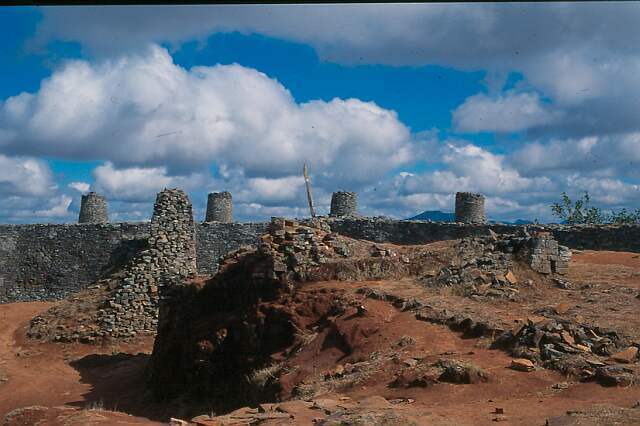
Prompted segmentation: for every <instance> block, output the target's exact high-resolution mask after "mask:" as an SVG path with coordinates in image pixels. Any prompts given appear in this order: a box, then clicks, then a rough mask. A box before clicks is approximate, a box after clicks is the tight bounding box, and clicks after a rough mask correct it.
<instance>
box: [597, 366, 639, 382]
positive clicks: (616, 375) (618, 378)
mask: <svg viewBox="0 0 640 426" xmlns="http://www.w3.org/2000/svg"><path fill="white" fill-rule="evenodd" d="M596 380H597V381H598V383H600V384H601V385H603V386H622V387H627V386H631V385H632V384H633V383H634V376H633V373H632V372H631V371H629V370H626V369H625V368H623V367H619V366H614V365H611V366H604V367H599V368H597V369H596Z"/></svg>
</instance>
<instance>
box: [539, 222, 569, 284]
mask: <svg viewBox="0 0 640 426" xmlns="http://www.w3.org/2000/svg"><path fill="white" fill-rule="evenodd" d="M570 261H571V251H570V250H569V248H567V247H565V246H561V245H559V244H558V241H556V240H555V239H554V238H553V236H552V235H551V234H550V233H548V232H539V233H538V234H536V235H535V236H534V237H533V238H532V239H531V253H530V255H529V263H530V265H531V268H532V269H533V270H534V271H538V272H540V273H541V274H551V273H556V274H561V275H564V274H566V273H567V272H568V270H569V262H570Z"/></svg>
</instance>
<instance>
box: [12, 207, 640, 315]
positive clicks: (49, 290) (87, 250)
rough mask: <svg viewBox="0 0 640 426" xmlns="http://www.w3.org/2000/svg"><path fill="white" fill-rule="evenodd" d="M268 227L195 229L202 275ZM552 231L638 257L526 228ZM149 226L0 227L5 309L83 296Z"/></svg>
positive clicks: (511, 229)
mask: <svg viewBox="0 0 640 426" xmlns="http://www.w3.org/2000/svg"><path fill="white" fill-rule="evenodd" d="M329 223H330V224H331V228H332V230H333V231H335V232H338V233H341V234H343V235H346V236H349V237H353V238H358V239H366V240H370V241H374V242H391V243H395V244H424V243H429V242H433V241H441V240H450V239H458V238H464V237H467V236H483V235H487V234H488V231H489V229H491V230H493V231H494V232H496V233H497V234H512V233H516V232H517V231H518V230H519V229H521V228H522V226H516V225H500V224H489V225H481V224H462V223H436V222H425V221H398V220H390V219H384V218H366V217H345V218H333V219H330V220H329ZM267 225H268V224H267V223H219V222H210V223H198V224H196V225H195V227H196V252H197V265H198V272H199V273H203V274H209V273H213V272H215V271H216V270H217V264H218V259H219V258H220V257H221V256H223V255H224V254H226V253H228V252H230V251H232V250H235V249H237V248H239V247H241V246H243V245H249V244H254V243H256V242H258V241H259V236H260V235H261V234H263V233H265V232H266V231H267ZM528 228H529V230H530V231H531V232H533V231H536V230H540V231H544V230H547V231H549V232H551V233H552V234H553V236H554V238H555V239H556V240H557V241H558V243H559V244H561V245H565V246H568V247H570V248H572V249H590V250H613V251H630V252H638V253H640V226H637V225H622V226H613V225H611V226H558V225H556V226H533V225H530V226H528ZM149 230H150V224H149V223H112V224H102V225H98V224H82V225H76V224H74V225H0V303H4V302H9V301H20V300H45V299H46V300H48V299H60V298H63V297H66V296H67V295H69V294H71V293H74V292H76V291H78V290H80V289H82V288H84V287H85V286H86V285H88V284H89V283H91V282H93V281H95V280H96V279H97V278H99V277H100V276H102V275H104V274H105V273H108V272H109V271H110V270H111V269H113V267H112V265H114V264H120V265H122V264H124V263H125V262H126V261H127V260H128V259H129V258H131V256H132V255H133V254H135V253H136V252H137V251H138V250H139V249H140V248H141V247H142V246H143V245H144V243H145V241H146V239H147V238H148V236H149Z"/></svg>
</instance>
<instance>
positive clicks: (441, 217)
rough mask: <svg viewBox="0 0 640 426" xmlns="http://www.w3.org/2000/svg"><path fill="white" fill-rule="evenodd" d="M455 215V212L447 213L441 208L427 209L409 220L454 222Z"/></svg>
mask: <svg viewBox="0 0 640 426" xmlns="http://www.w3.org/2000/svg"><path fill="white" fill-rule="evenodd" d="M454 219H455V215H454V214H453V213H445V212H441V211H439V210H427V211H425V212H422V213H420V214H419V215H416V216H413V217H410V218H409V219H407V220H430V221H432V222H453V221H454Z"/></svg>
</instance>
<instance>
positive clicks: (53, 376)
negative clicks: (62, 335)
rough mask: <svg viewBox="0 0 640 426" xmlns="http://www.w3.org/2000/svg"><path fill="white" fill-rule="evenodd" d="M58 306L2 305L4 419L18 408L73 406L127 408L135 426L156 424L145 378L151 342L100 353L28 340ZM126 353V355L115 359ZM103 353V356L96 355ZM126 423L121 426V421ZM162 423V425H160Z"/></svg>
mask: <svg viewBox="0 0 640 426" xmlns="http://www.w3.org/2000/svg"><path fill="white" fill-rule="evenodd" d="M51 306H53V303H46V302H29V303H12V304H5V305H0V418H3V417H4V415H5V414H6V413H8V412H10V411H12V410H14V409H16V408H20V407H26V406H34V405H40V406H47V407H54V406H60V405H69V406H73V407H79V408H97V409H99V410H95V411H105V410H111V409H119V410H120V409H122V408H125V409H126V410H127V411H128V412H129V413H136V414H138V415H139V416H140V417H135V416H131V417H128V418H127V421H128V422H130V423H131V424H141V423H143V424H144V423H146V424H155V422H153V421H150V420H148V419H145V418H144V417H147V416H146V415H145V414H147V413H145V407H144V405H143V404H142V402H141V400H140V398H139V397H137V396H136V393H140V395H141V394H142V378H143V376H142V373H143V368H144V363H145V361H146V356H145V355H138V356H134V355H127V354H126V353H127V352H128V353H129V354H132V353H133V354H135V353H138V352H147V353H148V350H149V348H150V342H143V343H142V344H140V345H138V346H129V347H127V346H123V347H117V348H116V347H103V348H96V347H92V346H85V345H66V344H58V345H54V344H43V343H38V342H31V341H28V340H26V339H25V338H24V337H23V336H24V333H25V327H26V325H27V323H28V321H29V320H30V319H31V318H32V317H33V316H34V315H36V314H38V313H40V312H42V311H43V310H45V309H47V308H49V307H51ZM119 351H123V352H125V354H120V355H113V352H116V353H117V352H119ZM95 353H100V354H102V355H100V354H97V355H91V354H95ZM119 423H120V422H119ZM157 424H160V423H157Z"/></svg>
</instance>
